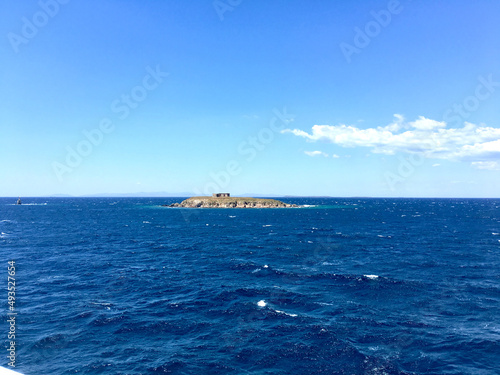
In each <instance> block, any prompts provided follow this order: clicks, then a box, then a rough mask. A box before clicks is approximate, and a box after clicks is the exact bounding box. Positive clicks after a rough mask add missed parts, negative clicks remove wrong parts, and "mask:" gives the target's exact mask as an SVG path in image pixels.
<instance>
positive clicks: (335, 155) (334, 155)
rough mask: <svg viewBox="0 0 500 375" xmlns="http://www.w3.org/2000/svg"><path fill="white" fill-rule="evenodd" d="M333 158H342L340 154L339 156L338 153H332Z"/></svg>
mask: <svg viewBox="0 0 500 375" xmlns="http://www.w3.org/2000/svg"><path fill="white" fill-rule="evenodd" d="M332 158H334V159H338V158H340V156H338V155H337V154H333V155H332Z"/></svg>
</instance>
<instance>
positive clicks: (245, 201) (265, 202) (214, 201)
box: [163, 197, 298, 208]
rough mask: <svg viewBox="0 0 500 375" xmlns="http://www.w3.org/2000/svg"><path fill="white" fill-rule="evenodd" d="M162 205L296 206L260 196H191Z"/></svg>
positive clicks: (226, 206)
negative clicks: (177, 201) (179, 201)
mask: <svg viewBox="0 0 500 375" xmlns="http://www.w3.org/2000/svg"><path fill="white" fill-rule="evenodd" d="M163 206H164V207H188V208H288V207H298V206H297V205H296V204H288V203H284V202H281V201H279V200H276V199H261V198H234V197H231V198H226V197H222V198H213V197H192V198H188V199H186V200H183V201H182V202H181V203H173V204H170V205H163Z"/></svg>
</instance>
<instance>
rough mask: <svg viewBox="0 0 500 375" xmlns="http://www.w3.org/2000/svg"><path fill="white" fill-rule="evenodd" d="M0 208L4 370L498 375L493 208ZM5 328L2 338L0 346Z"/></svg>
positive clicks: (494, 203) (315, 202)
mask: <svg viewBox="0 0 500 375" xmlns="http://www.w3.org/2000/svg"><path fill="white" fill-rule="evenodd" d="M180 200H181V199H172V198H165V199H157V198H155V199H145V198H142V199H141V198H138V199H131V198H123V199H117V198H33V199H29V198H25V199H24V203H26V205H22V206H16V205H13V203H14V202H15V199H12V198H9V199H7V198H2V199H0V254H1V258H0V259H1V260H2V261H3V262H4V265H3V266H2V267H0V269H2V268H3V269H4V278H3V279H4V281H3V283H4V284H5V285H4V287H2V290H3V291H4V292H3V293H4V296H3V297H1V296H0V297H1V298H0V301H4V302H3V304H2V306H1V316H2V325H1V326H0V328H1V329H2V331H1V332H0V336H1V337H2V342H3V343H4V354H3V355H2V356H1V357H0V358H1V361H0V365H3V366H7V362H8V360H7V355H6V353H7V350H6V348H7V332H8V325H7V322H6V321H7V307H8V305H7V288H6V287H7V261H8V260H15V262H16V271H17V272H16V282H17V294H16V297H17V304H16V309H17V312H18V318H17V326H16V330H17V331H16V333H17V342H16V346H17V358H16V369H17V370H18V371H21V372H23V373H24V374H26V375H34V374H37V375H39V374H165V373H166V374H498V373H499V372H498V369H499V368H500V355H499V353H500V316H499V315H500V314H499V307H500V303H499V302H500V280H499V274H500V200H498V199H496V200H494V199H476V200H475V199H357V198H356V199H354V198H353V199H319V198H309V199H308V198H300V199H299V198H290V199H283V200H284V201H286V202H287V203H297V204H307V205H312V206H309V207H305V208H289V209H179V208H166V207H161V204H165V203H173V202H180ZM2 332H3V333H2Z"/></svg>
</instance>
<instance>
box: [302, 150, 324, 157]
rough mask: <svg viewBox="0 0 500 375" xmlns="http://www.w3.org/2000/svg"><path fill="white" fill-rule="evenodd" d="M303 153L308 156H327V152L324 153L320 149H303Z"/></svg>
mask: <svg viewBox="0 0 500 375" xmlns="http://www.w3.org/2000/svg"><path fill="white" fill-rule="evenodd" d="M304 154H306V155H308V156H320V155H321V156H324V157H328V154H327V153H324V152H322V151H304Z"/></svg>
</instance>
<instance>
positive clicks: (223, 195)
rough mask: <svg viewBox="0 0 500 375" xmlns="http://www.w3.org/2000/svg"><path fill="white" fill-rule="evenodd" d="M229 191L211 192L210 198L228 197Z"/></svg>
mask: <svg viewBox="0 0 500 375" xmlns="http://www.w3.org/2000/svg"><path fill="white" fill-rule="evenodd" d="M229 196H230V194H229V193H213V194H212V198H229Z"/></svg>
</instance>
